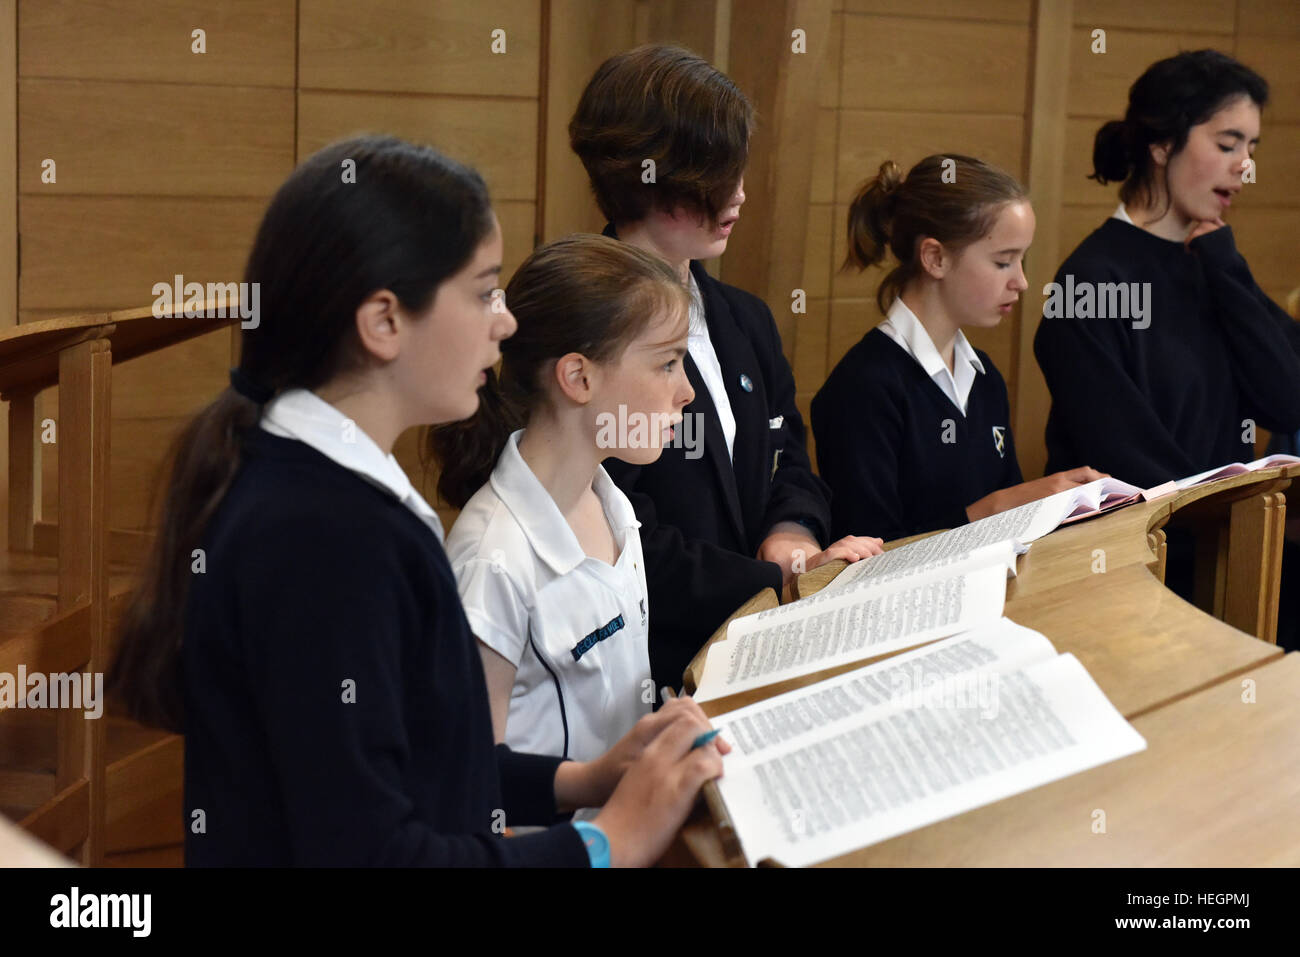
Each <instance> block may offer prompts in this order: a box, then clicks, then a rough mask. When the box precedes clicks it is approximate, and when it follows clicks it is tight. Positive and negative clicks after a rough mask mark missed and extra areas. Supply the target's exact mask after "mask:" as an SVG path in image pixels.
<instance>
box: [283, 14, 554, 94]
mask: <svg viewBox="0 0 1300 957" xmlns="http://www.w3.org/2000/svg"><path fill="white" fill-rule="evenodd" d="M540 11H541V6H540V4H538V3H537V2H536V0H439V2H437V3H421V2H416V0H370V2H368V3H366V4H365V5H364V6H358V5H357V4H356V3H355V2H353V0H300V6H299V18H298V19H299V22H298V42H299V51H298V83H299V86H300V87H301V88H302V89H304V90H314V89H328V90H384V91H390V92H391V91H401V92H407V93H452V94H457V95H460V96H526V97H535V96H537V90H538V69H539V60H538V55H539V44H540V34H541V19H540ZM497 29H500V30H504V31H505V40H506V49H505V52H504V53H493V52H492V39H493V38H492V31H493V30H497Z"/></svg>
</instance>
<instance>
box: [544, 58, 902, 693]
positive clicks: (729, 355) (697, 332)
mask: <svg viewBox="0 0 1300 957" xmlns="http://www.w3.org/2000/svg"><path fill="white" fill-rule="evenodd" d="M753 124H754V111H753V107H752V106H751V105H750V103H749V100H748V99H746V97H745V95H744V93H742V92H741V91H740V90H739V89H738V88H737V87H736V85H735V84H734V83H733V82H732V81H731V80H730V79H728V77H727V76H726V75H725V74H724V73H722V72H721V71H720V70H718V69H717V68H716V67H714V66H713V65H712V64H710V63H709V62H708V61H706V60H703V59H701V58H700V57H698V56H695V55H694V54H693V53H691V52H689V51H688V50H683V49H681V48H680V47H673V46H641V47H637V48H636V49H633V50H629V51H627V52H626V53H620V54H618V55H617V56H613V57H610V58H609V59H608V60H606V61H605V62H604V63H602V64H601V65H600V67H599V68H598V69H597V70H596V73H595V75H594V76H593V77H592V78H591V80H590V82H588V84H587V87H586V89H585V90H583V93H582V97H581V98H580V100H579V102H578V107H577V109H576V110H575V112H574V115H573V119H572V121H571V122H570V123H569V141H570V145H571V146H572V147H573V150H574V152H575V153H577V154H578V157H579V159H581V160H582V163H583V166H584V167H586V170H587V175H588V176H589V177H590V179H591V187H592V191H593V192H594V194H595V197H596V202H597V204H598V205H599V206H600V209H601V212H603V213H604V214H605V216H606V218H607V219H608V220H609V223H608V225H606V227H605V234H606V235H607V236H612V237H614V238H616V239H619V240H622V241H623V242H627V243H631V244H632V245H634V246H638V247H640V248H641V249H643V250H645V251H647V252H650V253H652V254H654V255H656V256H658V257H660V258H661V259H663V260H665V261H666V262H668V264H669V265H671V266H672V267H673V269H674V270H675V271H676V272H677V274H678V276H679V277H680V278H681V280H682V282H683V284H685V285H686V286H687V287H688V288H689V289H690V291H691V299H692V302H691V307H690V334H689V340H688V353H687V355H686V358H685V367H686V373H687V377H688V379H689V380H690V384H691V387H692V388H693V389H694V391H695V401H694V402H692V403H691V404H690V405H688V406H687V407H686V408H685V410H684V415H685V416H686V422H685V424H686V426H687V430H686V434H687V435H691V436H693V437H694V439H695V441H694V442H692V443H686V442H682V443H674V445H673V447H671V448H668V449H665V450H664V453H663V455H661V456H660V457H659V459H658V461H656V462H654V463H653V464H648V465H631V464H628V463H624V462H619V461H617V460H614V459H611V460H609V461H608V462H607V463H606V469H607V470H608V472H609V474H610V477H611V478H613V479H614V481H615V482H616V483H617V484H618V485H619V487H620V488H622V489H623V490H624V491H625V492H626V493H627V495H628V497H629V498H630V499H631V500H632V503H633V505H634V507H635V508H636V514H637V519H638V520H639V521H640V522H641V538H642V542H643V545H644V548H645V557H646V572H647V576H648V582H649V589H650V607H651V609H652V611H653V617H652V618H651V625H650V628H651V633H650V664H651V668H652V671H653V674H654V678H655V682H656V684H657V685H671V686H672V687H674V688H675V687H677V686H679V685H680V684H681V681H682V672H683V670H684V669H685V667H686V665H687V664H688V663H689V662H690V660H691V658H692V657H694V655H695V653H696V652H697V651H698V650H699V649H700V647H701V646H702V645H703V644H704V643H705V642H706V641H707V640H708V638H709V636H710V635H711V634H712V633H713V631H714V630H715V629H716V628H717V627H718V626H719V625H720V624H721V623H722V622H723V620H724V619H726V617H727V616H728V615H730V614H731V613H732V612H733V611H735V610H736V608H737V607H739V606H740V605H741V604H742V603H743V602H745V601H747V600H748V599H749V598H751V597H752V596H753V595H754V593H755V592H757V591H760V590H761V589H763V588H767V587H770V588H775V589H777V590H778V591H779V590H780V589H781V588H782V586H783V585H784V584H785V583H786V582H788V581H789V580H790V579H791V577H792V576H793V575H794V574H797V573H798V572H801V571H805V570H809V569H812V568H815V567H817V566H818V565H821V564H823V563H824V562H828V561H831V560H833V559H836V558H844V559H847V560H849V561H856V560H857V559H859V558H864V557H866V556H868V555H873V554H877V553H879V552H880V550H881V542H880V541H879V540H878V539H874V538H856V537H849V538H845V539H842V540H841V541H837V542H833V543H831V536H830V509H829V505H828V499H829V494H828V492H827V489H826V485H825V483H823V482H822V481H821V480H820V479H819V478H818V477H817V476H816V475H814V474H813V471H812V465H811V463H810V462H809V460H808V451H807V448H806V446H805V440H804V425H803V418H802V416H800V414H799V410H798V409H797V408H796V406H795V398H794V397H795V386H794V376H793V374H792V373H791V371H790V364H789V363H788V362H787V361H786V359H785V355H784V353H783V352H782V350H781V337H780V334H779V332H778V331H777V328H776V322H775V321H774V320H773V318H772V313H771V310H769V309H768V307H767V305H766V304H764V303H763V301H762V300H761V299H759V298H758V297H757V296H753V295H751V294H750V293H747V292H745V291H743V290H741V289H737V288H736V287H735V286H730V285H727V284H726V283H723V282H719V281H718V280H716V279H714V278H713V277H712V276H710V275H709V274H708V273H707V272H706V271H705V269H704V266H703V264H702V262H701V260H706V259H713V258H716V257H718V256H721V255H722V253H723V252H724V251H725V250H726V248H727V240H728V238H729V237H730V235H731V230H732V228H733V227H734V226H735V224H736V222H737V221H738V220H739V219H740V208H741V205H742V204H743V203H744V202H745V191H744V183H743V179H744V172H745V165H746V163H747V161H748V159H749V137H750V132H751V130H752V128H753ZM701 445H702V448H701V447H700V446H701ZM862 531H864V532H865V531H866V530H865V529H864V530H862ZM824 543H828V544H825V545H824Z"/></svg>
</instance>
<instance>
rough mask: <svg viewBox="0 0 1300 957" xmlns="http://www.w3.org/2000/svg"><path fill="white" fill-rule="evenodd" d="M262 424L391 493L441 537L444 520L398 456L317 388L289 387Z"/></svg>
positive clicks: (271, 404) (272, 403) (264, 412)
mask: <svg viewBox="0 0 1300 957" xmlns="http://www.w3.org/2000/svg"><path fill="white" fill-rule="evenodd" d="M261 426H262V428H263V429H265V430H266V431H267V432H270V433H271V434H272V435H278V436H280V437H281V438H285V439H297V440H298V441H299V442H304V443H306V444H307V445H310V446H311V447H312V448H314V449H315V450H316V451H317V452H320V453H321V454H322V455H324V456H325V457H327V458H330V459H333V460H334V461H335V462H337V463H338V464H339V465H341V466H343V467H344V468H345V469H350V470H351V471H353V472H355V473H356V474H357V475H360V476H361V477H362V478H363V479H366V480H367V481H369V482H370V483H372V484H374V485H377V486H379V487H380V488H382V489H384V490H385V491H388V492H390V493H392V494H393V495H394V496H396V497H397V500H398V501H400V502H401V503H402V504H403V505H405V506H406V507H407V508H409V509H410V510H411V511H412V512H414V513H415V514H416V516H417V517H419V519H420V520H421V521H423V522H424V523H425V524H426V525H428V526H429V528H431V529H432V530H433V533H434V534H435V535H437V536H438V541H439V542H441V541H442V540H443V534H442V521H441V520H440V519H439V518H438V513H437V512H435V511H434V510H433V507H432V506H431V505H429V503H428V502H426V501H425V500H424V496H422V495H421V494H420V493H419V492H418V491H416V488H415V486H414V485H412V484H411V480H410V479H409V478H407V475H406V473H405V472H404V471H402V466H401V465H399V464H398V462H397V458H396V457H395V456H393V455H392V454H391V453H389V454H388V455H387V456H385V455H384V453H383V450H381V449H380V448H379V446H378V445H376V444H375V440H374V439H372V438H371V437H370V436H369V435H367V434H366V433H365V432H364V431H363V430H362V429H360V428H359V427H358V426H357V424H356V423H355V422H353V421H352V420H351V419H349V418H348V417H347V416H346V415H344V414H343V413H342V412H340V411H339V410H338V409H336V408H335V407H334V406H332V405H330V404H329V403H328V402H326V401H325V400H324V399H322V398H321V397H320V396H318V395H317V394H316V393H315V392H311V391H309V390H307V389H290V390H288V391H287V392H284V393H282V394H280V395H278V396H276V397H275V398H274V399H272V400H271V401H270V402H268V403H267V405H266V407H265V408H264V409H263V410H262V420H261Z"/></svg>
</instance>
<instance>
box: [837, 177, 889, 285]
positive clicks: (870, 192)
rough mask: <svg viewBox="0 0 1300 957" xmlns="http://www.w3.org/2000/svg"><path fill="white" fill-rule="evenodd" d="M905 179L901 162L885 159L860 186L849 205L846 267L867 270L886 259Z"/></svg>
mask: <svg viewBox="0 0 1300 957" xmlns="http://www.w3.org/2000/svg"><path fill="white" fill-rule="evenodd" d="M902 182H903V175H902V173H901V172H899V169H898V165H897V164H896V163H895V162H894V161H893V160H885V161H884V162H883V163H881V164H880V170H879V172H877V173H876V175H875V176H873V177H872V178H871V179H869V180H867V181H866V182H865V183H863V184H862V185H861V186H859V187H858V192H857V195H856V196H854V197H853V202H852V203H851V204H850V205H849V251H848V255H847V256H846V257H845V259H844V267H843V268H845V269H848V268H851V267H855V268H857V269H866V268H867V267H868V266H874V265H876V264H877V263H879V262H880V261H881V260H883V259H884V258H885V253H886V252H887V251H888V249H889V237H890V234H891V233H892V232H893V221H894V207H895V206H896V205H897V203H898V187H899V186H900V185H901V184H902Z"/></svg>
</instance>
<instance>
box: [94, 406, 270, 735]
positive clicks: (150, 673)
mask: <svg viewBox="0 0 1300 957" xmlns="http://www.w3.org/2000/svg"><path fill="white" fill-rule="evenodd" d="M260 414H261V406H260V405H258V404H256V403H254V402H253V401H252V400H251V399H248V398H246V397H245V396H243V395H241V394H240V393H239V392H236V391H235V390H234V389H233V388H228V389H226V390H225V391H224V392H222V393H221V395H219V396H218V397H217V399H216V400H215V401H214V402H212V404H210V405H209V406H208V407H207V408H206V409H204V410H203V411H202V412H200V413H199V414H198V415H197V416H195V417H194V419H193V420H191V421H190V423H189V424H188V425H187V426H186V427H185V428H184V430H183V431H182V432H181V433H180V434H179V435H178V436H177V437H176V439H175V440H174V441H173V443H172V446H171V449H170V452H169V454H168V458H167V463H168V466H167V471H166V473H165V475H164V484H163V486H162V487H163V488H166V489H167V494H166V497H165V498H164V500H163V503H162V513H161V516H160V518H159V521H158V539H157V543H156V544H155V546H154V548H153V549H151V550H150V552H149V557H148V558H147V559H146V561H145V566H144V569H143V577H142V580H141V583H140V586H139V588H138V589H137V591H136V592H135V593H134V595H133V596H132V600H131V601H130V602H129V604H128V605H127V608H126V611H125V613H124V615H123V619H122V626H121V631H120V632H119V635H120V653H119V654H118V656H117V658H116V659H115V660H114V662H113V664H112V666H111V668H110V670H109V673H108V676H107V680H108V690H109V694H111V695H113V696H114V698H115V699H116V700H117V701H118V703H119V704H120V705H121V707H123V708H124V709H125V711H126V713H127V714H129V715H130V716H131V717H133V718H134V719H135V720H137V721H140V722H142V723H144V724H149V725H154V726H157V727H160V728H164V729H166V730H168V731H173V732H177V733H182V732H183V728H182V717H183V712H184V709H183V706H182V705H183V701H182V696H181V689H182V683H181V674H180V647H181V635H182V633H183V632H184V628H185V621H184V608H185V600H184V598H185V595H186V593H187V592H188V585H189V578H190V575H191V574H192V572H191V552H192V549H193V548H194V547H195V543H197V542H198V541H199V540H200V538H201V536H202V534H203V530H204V529H205V528H206V527H207V524H208V522H209V521H210V520H211V518H212V515H213V514H214V513H215V512H216V510H217V506H219V505H220V504H221V500H222V499H223V498H224V497H225V494H226V491H227V490H228V489H229V488H230V484H231V482H233V481H234V479H235V475H236V473H237V472H238V471H239V466H240V463H241V460H242V458H243V432H244V431H245V430H247V429H249V428H251V427H253V426H254V425H256V424H257V421H258V418H259V416H260Z"/></svg>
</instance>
